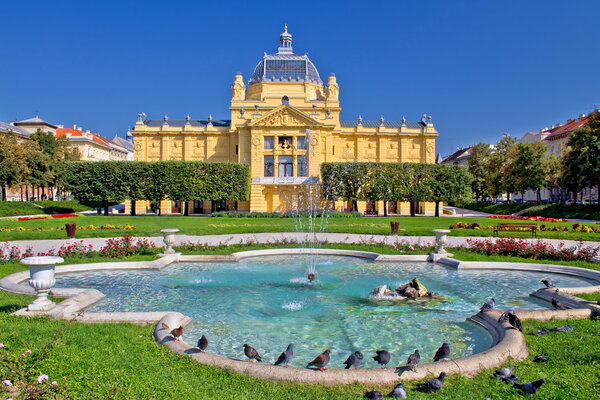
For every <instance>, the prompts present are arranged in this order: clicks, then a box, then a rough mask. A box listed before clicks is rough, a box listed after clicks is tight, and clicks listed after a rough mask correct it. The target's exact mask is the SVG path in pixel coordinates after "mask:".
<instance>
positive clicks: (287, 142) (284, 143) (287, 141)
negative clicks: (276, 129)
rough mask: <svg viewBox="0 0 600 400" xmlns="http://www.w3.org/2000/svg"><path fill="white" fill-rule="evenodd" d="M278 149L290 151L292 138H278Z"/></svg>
mask: <svg viewBox="0 0 600 400" xmlns="http://www.w3.org/2000/svg"><path fill="white" fill-rule="evenodd" d="M278 144H279V148H281V149H284V150H286V149H290V148H291V147H292V137H291V136H279V141H278Z"/></svg>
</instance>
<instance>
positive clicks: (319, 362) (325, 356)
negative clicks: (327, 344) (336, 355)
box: [306, 349, 331, 371]
mask: <svg viewBox="0 0 600 400" xmlns="http://www.w3.org/2000/svg"><path fill="white" fill-rule="evenodd" d="M330 352H331V351H330V350H329V349H327V350H325V351H324V352H322V353H321V354H319V355H318V356H317V358H315V359H314V360H312V361H311V362H309V363H308V365H307V366H306V368H308V367H310V366H313V367H317V368H319V371H325V370H326V369H327V368H325V366H326V365H327V364H329V353H330Z"/></svg>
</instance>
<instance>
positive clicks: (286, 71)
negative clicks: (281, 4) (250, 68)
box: [248, 26, 323, 85]
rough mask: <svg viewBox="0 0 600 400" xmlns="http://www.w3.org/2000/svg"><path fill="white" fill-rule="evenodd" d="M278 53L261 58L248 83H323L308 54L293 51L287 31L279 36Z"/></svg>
mask: <svg viewBox="0 0 600 400" xmlns="http://www.w3.org/2000/svg"><path fill="white" fill-rule="evenodd" d="M279 43H280V46H279V49H278V51H277V53H276V54H266V53H265V55H264V56H263V59H262V60H260V62H259V63H258V65H257V66H256V68H254V72H253V73H252V76H251V77H250V81H249V82H248V84H250V85H252V84H254V83H259V82H310V83H314V84H317V85H323V81H322V80H321V78H320V77H319V72H318V71H317V69H316V68H315V66H314V64H313V63H312V62H311V61H310V60H309V59H308V56H307V55H304V56H300V55H297V54H294V52H293V51H292V35H291V34H289V33H288V31H287V26H286V27H285V31H284V32H283V33H282V34H281V35H280V36H279Z"/></svg>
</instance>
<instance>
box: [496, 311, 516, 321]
mask: <svg viewBox="0 0 600 400" xmlns="http://www.w3.org/2000/svg"><path fill="white" fill-rule="evenodd" d="M514 313H515V312H514V310H507V311H504V312H503V313H502V315H501V316H500V318H498V322H504V321H508V316H509V315H510V314H514Z"/></svg>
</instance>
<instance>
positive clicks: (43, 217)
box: [17, 214, 79, 221]
mask: <svg viewBox="0 0 600 400" xmlns="http://www.w3.org/2000/svg"><path fill="white" fill-rule="evenodd" d="M73 217H79V214H55V215H44V216H39V217H19V218H17V221H33V220H36V219H49V218H73Z"/></svg>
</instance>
